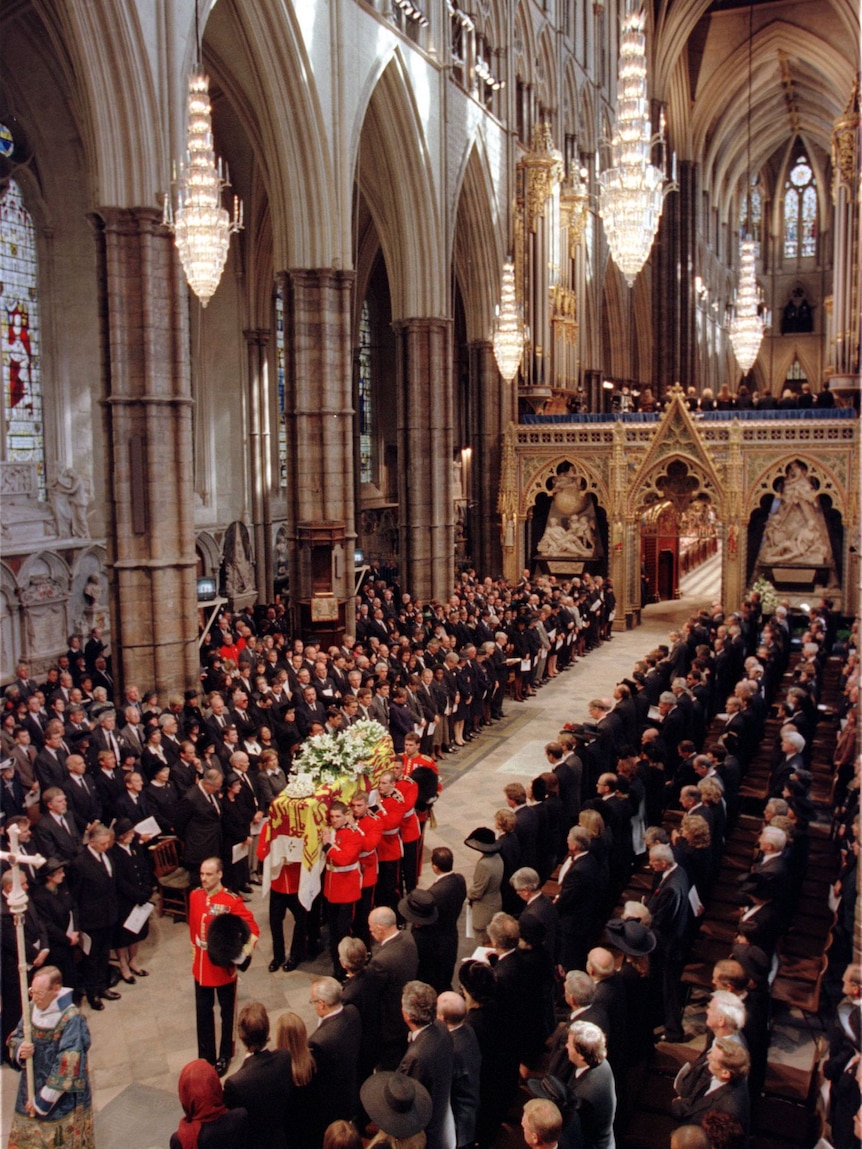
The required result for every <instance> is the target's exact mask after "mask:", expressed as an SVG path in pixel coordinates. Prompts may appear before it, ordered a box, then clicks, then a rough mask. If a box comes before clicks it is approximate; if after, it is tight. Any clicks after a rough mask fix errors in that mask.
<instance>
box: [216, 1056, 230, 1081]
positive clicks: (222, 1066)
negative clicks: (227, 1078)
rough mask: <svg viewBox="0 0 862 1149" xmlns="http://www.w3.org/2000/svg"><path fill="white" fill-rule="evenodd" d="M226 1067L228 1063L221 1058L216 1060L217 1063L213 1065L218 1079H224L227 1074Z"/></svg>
mask: <svg viewBox="0 0 862 1149" xmlns="http://www.w3.org/2000/svg"><path fill="white" fill-rule="evenodd" d="M227 1067H228V1062H226V1061H225V1059H224V1058H223V1057H220V1058H219V1059H218V1061H217V1062H216V1063H215V1071H216V1073H217V1074H218V1075H219V1077H224V1075H225V1074H226V1073H227Z"/></svg>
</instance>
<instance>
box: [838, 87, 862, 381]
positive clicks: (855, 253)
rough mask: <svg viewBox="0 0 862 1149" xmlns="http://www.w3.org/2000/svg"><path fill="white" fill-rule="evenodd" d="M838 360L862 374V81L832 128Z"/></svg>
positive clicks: (841, 370) (847, 371)
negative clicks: (861, 348) (861, 309)
mask: <svg viewBox="0 0 862 1149" xmlns="http://www.w3.org/2000/svg"><path fill="white" fill-rule="evenodd" d="M832 164H833V176H832V199H833V203H834V205H835V213H834V226H833V229H832V231H833V236H834V241H833V243H834V246H833V265H832V298H833V304H832V329H833V331H834V333H835V347H834V351H833V356H834V359H833V362H834V367H835V373H836V375H839V376H840V375H858V374H859V306H860V300H859V238H860V237H859V81H858V79H857V80H856V83H855V84H854V86H853V91H852V93H851V95H850V99H849V101H848V103H847V106H846V108H845V109H844V112H843V114H842V115H841V116H839V118H838V119H837V120H836V121H835V125H834V128H833V132H832Z"/></svg>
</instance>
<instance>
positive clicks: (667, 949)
mask: <svg viewBox="0 0 862 1149" xmlns="http://www.w3.org/2000/svg"><path fill="white" fill-rule="evenodd" d="M649 864H650V869H652V871H653V873H654V874H655V875H656V879H655V880H656V884H655V886H654V887H653V890H652V892H651V893H650V895H649V897H648V898H647V901H646V906H647V909H648V910H649V912H650V913H651V914H652V931H653V933H654V934H655V936H656V948H655V951H654V953H653V954H652V957H651V971H650V972H651V975H652V976H653V977H654V979H655V982H656V986H657V987H658V984H660V986H661V997H662V1003H663V1014H664V1029H665V1037H666V1039H667V1040H668V1041H682V1040H683V1038H684V1033H683V1028H682V1000H681V997H680V993H681V980H680V979H681V976H682V968H683V965H684V963H685V953H686V939H687V936H688V928H689V923H690V921H691V914H692V910H691V905H690V903H689V900H688V894H689V880H688V875H687V874H686V872H685V870H684V869H683V868H682V866H680V865H678V864H677V862H676V861H675V860H674V856H673V851H672V850H671V847H670V846H664V845H659V846H653V848H652V849H651V850H650V852H649Z"/></svg>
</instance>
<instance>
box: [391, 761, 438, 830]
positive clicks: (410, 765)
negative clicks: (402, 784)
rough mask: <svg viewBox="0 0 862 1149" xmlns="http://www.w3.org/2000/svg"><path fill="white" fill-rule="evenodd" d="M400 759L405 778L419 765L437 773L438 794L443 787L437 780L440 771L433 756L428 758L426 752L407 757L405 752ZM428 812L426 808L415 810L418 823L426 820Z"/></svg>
mask: <svg viewBox="0 0 862 1149" xmlns="http://www.w3.org/2000/svg"><path fill="white" fill-rule="evenodd" d="M401 761H402V763H403V766H404V777H405V778H409V777H410V775H411V774H412V773H413V771H414V770H416V769H418V768H419V767H420V766H422V767H424V768H426V769H427V770H433V771H434V773H435V774H436V775H437V778H438V781H437V793H438V794H439V793H440V792H441V790H442V789H443V783H442V782H441V781H440V780H439V778H440V771H439V770H438V769H437V763H436V762H435V761H434V759H433V758H429V757H428V755H427V754H415V755H414V756H413V757H412V758H408V757H407V755H406V754H405V755H404V756H403V758H402V759H401ZM428 813H429V811H428V810H427V809H425V810H419V811H417V815H418V818H419V821H420V823H422V822H425V821H427V819H428Z"/></svg>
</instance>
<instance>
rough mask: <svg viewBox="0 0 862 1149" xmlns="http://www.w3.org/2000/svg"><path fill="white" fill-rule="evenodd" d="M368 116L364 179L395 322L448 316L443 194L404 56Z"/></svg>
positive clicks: (360, 162)
mask: <svg viewBox="0 0 862 1149" xmlns="http://www.w3.org/2000/svg"><path fill="white" fill-rule="evenodd" d="M360 108H361V110H360V111H359V112H357V120H356V147H355V159H356V168H355V170H356V179H357V182H358V183H359V187H360V191H361V192H362V195H363V197H364V198H365V200H366V201H367V204H368V209H369V211H370V213H371V217H372V219H373V221H374V225H375V228H376V230H377V234H378V236H379V237H380V246H381V248H382V250H383V255H384V259H385V260H386V271H387V275H388V276H389V284H390V290H391V295H392V318H393V321H396V320H399V319H408V318H412V317H414V316H437V315H446V314H447V308H448V302H447V291H448V289H447V280H448V277H447V276H446V275H445V274H444V271H443V268H442V264H441V241H440V236H441V226H442V224H441V220H440V214H439V211H440V209H439V204H440V195H439V189H437V188H435V186H434V177H433V173H432V170H431V162H430V156H429V153H428V144H427V141H426V138H425V131H424V127H423V123H422V118H421V116H420V114H419V110H418V108H417V106H416V99H415V93H414V92H413V89H412V86H411V84H410V81H409V78H408V73H407V71H406V69H405V67H404V62H403V60H402V57H401V53H400V50H398V49H395V50H394V51H393V52H392V53H391V54H390V55H389V57H388V61H387V62H386V64H385V66H384V67H383V69H382V71H381V72H380V74H379V78H378V80H377V82H376V84H375V85H374V88H373V91H372V92H371V93H370V97H369V98H368V100H367V102H366V101H364V100H362V101H360ZM363 111H364V118H363V114H362V113H363ZM359 125H361V131H360V130H359ZM365 152H367V155H365V158H364V159H363V153H365Z"/></svg>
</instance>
